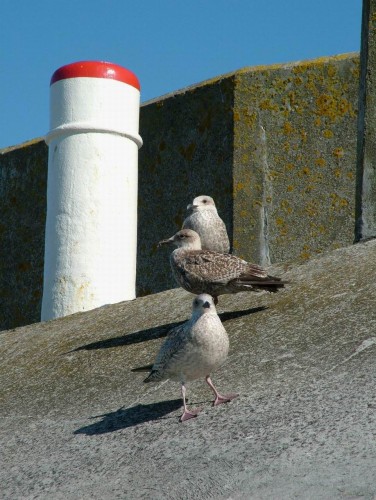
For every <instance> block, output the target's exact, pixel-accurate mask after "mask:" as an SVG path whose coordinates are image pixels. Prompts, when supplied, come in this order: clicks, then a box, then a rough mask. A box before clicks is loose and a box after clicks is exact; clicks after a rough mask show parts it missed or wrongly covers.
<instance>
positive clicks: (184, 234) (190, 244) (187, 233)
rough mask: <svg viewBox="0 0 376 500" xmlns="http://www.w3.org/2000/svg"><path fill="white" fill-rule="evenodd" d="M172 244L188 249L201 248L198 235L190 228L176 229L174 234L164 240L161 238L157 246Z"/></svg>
mask: <svg viewBox="0 0 376 500" xmlns="http://www.w3.org/2000/svg"><path fill="white" fill-rule="evenodd" d="M170 244H173V245H175V246H176V247H178V248H186V249H188V250H201V240H200V236H199V235H198V234H197V233H196V231H193V230H192V229H182V230H181V231H178V232H177V233H176V234H174V236H171V238H168V239H166V240H162V241H160V242H159V243H158V247H160V246H161V245H170Z"/></svg>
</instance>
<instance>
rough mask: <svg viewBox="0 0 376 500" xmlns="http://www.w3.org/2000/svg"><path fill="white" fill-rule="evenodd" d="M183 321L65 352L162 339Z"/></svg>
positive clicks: (225, 317) (226, 316) (227, 315)
mask: <svg viewBox="0 0 376 500" xmlns="http://www.w3.org/2000/svg"><path fill="white" fill-rule="evenodd" d="M266 309H268V307H267V306H260V307H251V308H249V309H244V310H242V311H232V312H223V313H220V314H219V315H218V316H219V317H220V319H221V321H222V322H223V323H225V322H226V321H230V320H233V319H237V318H241V317H242V316H249V315H250V314H256V313H258V312H261V311H264V310H266ZM183 323H185V321H178V322H175V323H167V324H165V325H161V326H155V327H153V328H148V329H146V330H140V331H138V332H134V333H128V334H127V335H122V336H121V337H113V338H110V339H106V340H99V341H98V342H92V343H90V344H86V345H83V346H80V347H77V348H76V349H72V350H71V351H69V352H68V353H64V354H70V353H72V352H77V351H83V350H85V351H91V350H93V349H109V348H112V347H120V346H126V345H131V344H138V343H140V342H148V341H149V340H155V339H160V338H163V337H166V336H167V334H168V332H169V331H170V330H172V329H173V328H175V327H177V326H179V325H182V324H183Z"/></svg>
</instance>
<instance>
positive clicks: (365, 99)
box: [355, 0, 376, 241]
mask: <svg viewBox="0 0 376 500" xmlns="http://www.w3.org/2000/svg"><path fill="white" fill-rule="evenodd" d="M375 236H376V0H363V16H362V40H361V53H360V87H359V115H358V151H357V186H356V223H355V241H359V240H364V239H367V238H372V237H375Z"/></svg>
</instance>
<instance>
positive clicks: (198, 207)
mask: <svg viewBox="0 0 376 500" xmlns="http://www.w3.org/2000/svg"><path fill="white" fill-rule="evenodd" d="M187 210H188V211H190V212H191V213H190V215H189V216H188V217H187V218H186V219H185V221H184V222H183V226H182V229H192V230H193V231H196V233H198V235H199V236H200V239H201V248H202V249H203V250H211V251H212V252H219V253H228V252H229V251H230V241H229V239H228V235H227V230H226V226H225V223H224V222H223V220H222V219H221V218H220V217H219V215H218V212H217V207H216V206H215V203H214V200H213V198H211V197H210V196H207V195H201V196H197V197H196V198H195V199H194V200H193V202H192V204H190V205H188V206H187Z"/></svg>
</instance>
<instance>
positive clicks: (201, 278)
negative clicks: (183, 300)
mask: <svg viewBox="0 0 376 500" xmlns="http://www.w3.org/2000/svg"><path fill="white" fill-rule="evenodd" d="M164 244H173V245H175V246H177V247H178V248H176V249H175V250H174V251H173V252H172V253H171V256H170V263H171V268H172V272H173V275H174V277H175V279H176V281H177V282H178V284H179V285H180V286H182V287H183V288H184V289H185V290H187V291H188V292H191V293H194V294H199V293H208V294H210V295H211V296H212V297H214V303H215V304H217V303H218V296H219V295H223V294H226V293H238V292H244V291H250V292H258V291H260V290H266V291H268V292H277V291H278V289H279V288H283V287H284V285H285V283H287V282H284V281H281V279H280V278H276V277H275V276H270V275H268V273H267V272H266V271H265V269H263V268H262V267H260V266H257V265H256V264H250V263H249V262H246V261H245V260H243V259H240V258H239V257H236V256H235V255H231V254H229V253H225V254H221V253H217V252H211V251H209V250H202V249H201V241H200V237H199V235H198V234H197V233H196V232H195V231H192V230H191V229H182V230H181V231H179V232H177V233H176V234H175V235H174V236H172V237H171V238H169V239H167V240H163V241H160V242H159V244H158V246H159V245H164Z"/></svg>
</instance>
